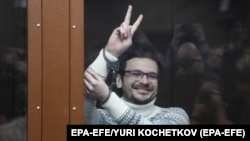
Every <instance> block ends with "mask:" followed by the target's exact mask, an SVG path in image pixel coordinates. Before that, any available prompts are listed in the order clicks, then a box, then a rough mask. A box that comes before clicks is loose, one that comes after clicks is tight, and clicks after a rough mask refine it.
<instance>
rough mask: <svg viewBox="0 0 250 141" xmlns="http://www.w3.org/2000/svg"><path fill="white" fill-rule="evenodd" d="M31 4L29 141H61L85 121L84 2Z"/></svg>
mask: <svg viewBox="0 0 250 141" xmlns="http://www.w3.org/2000/svg"><path fill="white" fill-rule="evenodd" d="M27 4H28V5H27V11H28V114H27V116H28V141H33V140H36V141H50V140H51V141H52V140H60V141H63V140H66V131H67V130H66V128H67V124H82V123H83V121H84V119H83V108H84V107H83V98H84V97H83V70H84V68H83V67H84V66H83V64H84V63H83V62H84V57H83V54H84V44H83V43H84V37H83V36H84V25H83V23H84V21H83V20H84V19H83V18H84V17H83V7H84V1H83V0H37V1H31V0H27Z"/></svg>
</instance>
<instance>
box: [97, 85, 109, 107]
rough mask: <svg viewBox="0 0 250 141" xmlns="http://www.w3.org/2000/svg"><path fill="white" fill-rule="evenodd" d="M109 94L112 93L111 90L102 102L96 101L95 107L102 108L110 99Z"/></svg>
mask: <svg viewBox="0 0 250 141" xmlns="http://www.w3.org/2000/svg"><path fill="white" fill-rule="evenodd" d="M111 93H112V91H111V89H109V92H108V96H107V97H106V98H105V99H104V100H102V101H100V100H98V101H97V106H102V105H103V104H104V103H105V102H107V101H108V99H109V98H110V95H111Z"/></svg>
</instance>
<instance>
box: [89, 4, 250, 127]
mask: <svg viewBox="0 0 250 141" xmlns="http://www.w3.org/2000/svg"><path fill="white" fill-rule="evenodd" d="M128 4H132V5H133V6H134V9H133V10H134V11H133V15H132V16H133V17H132V20H131V22H133V21H134V19H135V18H137V16H138V14H140V13H142V14H143V15H144V19H143V22H142V24H141V25H140V28H141V30H143V31H144V33H145V35H146V36H147V37H148V39H149V40H150V41H151V43H153V45H155V47H156V49H157V50H158V52H159V54H158V55H159V56H158V57H159V58H160V59H161V61H162V64H163V74H161V77H160V83H159V92H158V98H157V101H156V104H158V105H160V106H163V107H169V106H177V107H182V108H184V109H185V110H186V111H187V113H188V114H189V116H190V118H191V120H192V124H195V123H196V124H199V123H201V124H223V123H229V124H231V123H236V124H250V116H249V115H250V89H249V88H250V42H249V41H250V36H249V35H250V34H249V31H250V30H249V23H250V18H249V15H248V13H249V12H250V11H249V10H250V9H249V6H250V2H249V1H245V0H203V1H200V0H185V1H184V0H154V1H152V0H143V1H142V0H133V1H128V0H119V1H116V0H105V2H104V1H98V0H85V61H86V62H85V65H89V64H90V63H91V62H92V61H93V60H94V59H95V57H96V56H97V55H98V52H99V50H100V49H101V48H103V47H104V45H105V43H106V42H107V39H108V37H109V35H110V34H111V32H112V31H113V29H114V27H117V26H119V24H120V23H121V22H122V21H123V17H124V15H125V11H126V8H127V5H128ZM86 67H87V66H86ZM193 117H194V118H193ZM193 119H200V120H202V121H199V122H195V121H194V120H193ZM211 119H212V120H211Z"/></svg>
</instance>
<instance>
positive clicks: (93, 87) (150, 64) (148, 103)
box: [84, 5, 189, 125]
mask: <svg viewBox="0 0 250 141" xmlns="http://www.w3.org/2000/svg"><path fill="white" fill-rule="evenodd" d="M131 13H132V6H131V5H129V7H128V11H127V14H126V16H125V19H124V22H123V23H122V24H121V25H120V27H117V28H116V29H114V31H113V33H112V34H111V36H110V38H109V40H108V42H107V44H106V47H105V48H104V49H102V50H101V51H100V53H99V55H98V57H97V58H96V59H95V60H94V62H93V63H92V64H91V65H90V66H89V67H88V68H87V70H86V71H85V73H84V76H85V77H84V83H85V107H84V108H85V114H84V115H85V124H116V125H125V124H130V125H142V124H189V117H188V115H187V113H186V112H185V111H184V110H183V109H182V108H178V107H171V108H162V107H159V106H156V105H155V101H156V96H157V91H158V79H159V72H160V67H159V64H158V61H157V59H156V58H155V56H154V54H152V52H151V51H150V50H149V51H148V50H147V47H138V46H137V45H136V44H135V43H133V42H132V38H133V35H134V33H135V31H136V30H137V28H138V27H139V25H140V23H141V21H142V19H143V15H140V16H139V17H138V18H137V20H136V21H135V23H134V24H133V25H130V18H131ZM132 43H133V44H132ZM136 46H137V47H136ZM118 59H119V61H120V66H119V70H118V69H117V68H115V67H112V66H115V65H114V63H115V62H116V61H118ZM110 70H116V71H117V73H118V75H117V76H116V80H115V84H116V87H117V88H119V89H121V91H122V96H121V97H119V96H118V95H117V94H116V93H115V92H114V91H112V89H111V90H110V89H109V87H108V85H107V84H106V82H105V81H104V80H106V79H107V76H108V74H109V72H110ZM96 102H97V103H96ZM96 104H98V106H100V107H99V108H98V106H96Z"/></svg>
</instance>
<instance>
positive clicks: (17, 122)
mask: <svg viewBox="0 0 250 141" xmlns="http://www.w3.org/2000/svg"><path fill="white" fill-rule="evenodd" d="M0 19H1V22H0V140H6V138H8V139H9V140H10V138H11V139H12V138H13V140H25V139H26V137H25V136H26V118H25V117H26V112H27V111H26V110H27V21H26V19H27V16H26V0H1V1H0ZM11 123H12V124H11ZM7 128H8V129H9V130H10V129H13V131H12V132H13V133H15V134H16V135H15V134H13V133H12V134H11V133H10V132H7V131H9V130H7ZM5 137H6V138H5Z"/></svg>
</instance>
